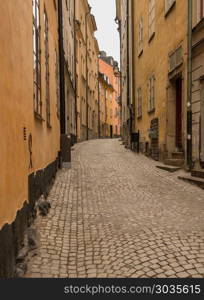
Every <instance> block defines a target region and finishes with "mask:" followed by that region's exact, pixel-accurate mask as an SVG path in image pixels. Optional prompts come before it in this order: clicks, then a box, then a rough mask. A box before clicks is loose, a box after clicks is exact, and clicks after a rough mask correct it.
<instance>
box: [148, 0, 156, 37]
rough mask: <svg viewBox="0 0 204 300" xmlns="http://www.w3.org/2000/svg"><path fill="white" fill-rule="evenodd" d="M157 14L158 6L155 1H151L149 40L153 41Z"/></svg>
mask: <svg viewBox="0 0 204 300" xmlns="http://www.w3.org/2000/svg"><path fill="white" fill-rule="evenodd" d="M155 13H156V4H155V0H149V40H151V39H152V37H153V36H154V33H155V17H156V16H155Z"/></svg>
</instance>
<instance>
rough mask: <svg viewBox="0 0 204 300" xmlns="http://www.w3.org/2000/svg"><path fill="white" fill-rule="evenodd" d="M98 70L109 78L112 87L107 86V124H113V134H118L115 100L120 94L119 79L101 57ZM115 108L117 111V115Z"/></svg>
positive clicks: (116, 104) (118, 109)
mask: <svg viewBox="0 0 204 300" xmlns="http://www.w3.org/2000/svg"><path fill="white" fill-rule="evenodd" d="M99 72H100V73H102V74H105V75H106V76H107V77H108V78H109V81H110V85H111V86H112V89H110V88H107V94H108V97H107V124H108V125H109V126H110V125H112V126H113V134H114V135H120V115H119V112H120V107H119V104H118V102H117V98H118V96H119V94H120V80H118V79H117V78H116V77H115V75H114V69H113V66H111V65H110V64H108V63H106V62H105V61H104V60H103V59H99ZM102 99H103V98H102ZM116 109H117V112H118V114H117V115H116ZM116 128H117V130H116Z"/></svg>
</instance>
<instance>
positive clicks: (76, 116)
mask: <svg viewBox="0 0 204 300" xmlns="http://www.w3.org/2000/svg"><path fill="white" fill-rule="evenodd" d="M75 22H76V1H75V0H74V89H75V130H76V143H77V142H78V114H77V93H78V91H77V80H76V78H77V77H76V58H77V53H76V26H75Z"/></svg>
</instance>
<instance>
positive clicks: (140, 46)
mask: <svg viewBox="0 0 204 300" xmlns="http://www.w3.org/2000/svg"><path fill="white" fill-rule="evenodd" d="M138 33H139V35H138V36H139V41H138V44H139V54H140V52H141V51H142V49H143V18H142V17H141V18H140V20H139V25H138Z"/></svg>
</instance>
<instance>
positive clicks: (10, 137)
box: [0, 0, 59, 228]
mask: <svg viewBox="0 0 204 300" xmlns="http://www.w3.org/2000/svg"><path fill="white" fill-rule="evenodd" d="M44 5H45V7H46V9H47V14H48V19H49V49H50V102H51V126H52V128H48V127H47V124H46V106H45V80H44V78H45V69H44V40H43V34H44V32H43V30H44V24H43V10H44ZM40 8H41V26H42V30H41V37H42V39H41V49H42V103H43V113H42V117H43V118H44V119H45V121H40V120H37V119H36V118H35V117H34V106H33V54H32V53H33V45H32V43H33V41H32V1H22V0H16V1H15V4H14V2H13V1H4V2H1V3H0V20H1V27H0V41H1V42H0V65H1V78H0V95H1V98H0V99H1V100H0V101H1V110H0V125H1V126H0V136H1V147H0V161H1V168H0V178H1V180H0V228H1V227H2V226H3V225H4V224H5V223H11V222H12V221H13V220H14V219H15V216H16V212H17V211H18V210H19V209H21V208H22V206H23V203H24V202H25V201H26V200H28V175H29V174H30V173H32V172H35V171H37V170H39V169H43V168H45V167H46V166H47V165H48V164H50V163H51V162H53V161H54V160H55V159H56V157H57V154H58V151H59V120H58V118H57V96H56V77H55V56H56V55H55V48H56V49H57V51H58V48H57V45H58V44H57V17H56V13H57V11H56V10H55V7H54V2H53V1H49V0H45V1H43V0H41V6H40ZM24 127H25V128H26V141H25V140H24V131H23V128H24ZM29 134H32V139H33V147H32V152H33V154H32V160H33V169H29V162H30V159H29V150H28V136H29Z"/></svg>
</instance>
